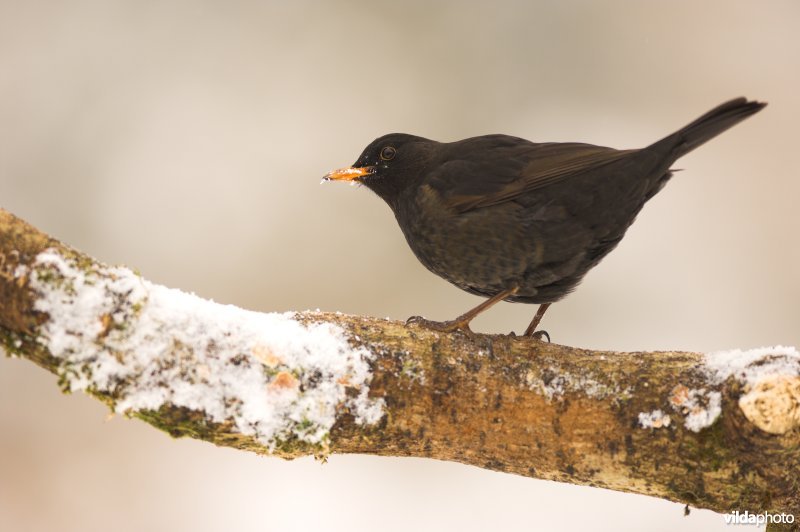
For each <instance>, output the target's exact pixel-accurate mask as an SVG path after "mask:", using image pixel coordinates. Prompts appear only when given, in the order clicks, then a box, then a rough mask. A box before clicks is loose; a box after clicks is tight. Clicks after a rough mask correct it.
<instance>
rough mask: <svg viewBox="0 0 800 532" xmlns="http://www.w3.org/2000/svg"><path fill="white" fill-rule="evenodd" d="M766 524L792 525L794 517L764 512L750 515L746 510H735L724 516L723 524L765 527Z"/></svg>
mask: <svg viewBox="0 0 800 532" xmlns="http://www.w3.org/2000/svg"><path fill="white" fill-rule="evenodd" d="M768 523H779V524H782V523H786V524H792V523H794V515H792V514H784V513H780V514H773V513H770V512H764V513H763V514H751V513H750V512H748V511H747V510H745V511H744V512H740V511H738V510H736V511H735V512H731V513H729V514H725V524H727V525H765V524H768Z"/></svg>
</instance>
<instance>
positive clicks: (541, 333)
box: [531, 331, 550, 344]
mask: <svg viewBox="0 0 800 532" xmlns="http://www.w3.org/2000/svg"><path fill="white" fill-rule="evenodd" d="M531 338H536V339H537V340H539V341H540V342H541V341H543V340H542V339H543V338H547V343H548V344H549V343H550V334H548V332H547V331H536V332H535V333H533V334H532V335H531Z"/></svg>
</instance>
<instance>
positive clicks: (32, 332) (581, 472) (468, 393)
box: [0, 210, 800, 515]
mask: <svg viewBox="0 0 800 532" xmlns="http://www.w3.org/2000/svg"><path fill="white" fill-rule="evenodd" d="M0 345H2V346H4V347H5V349H6V351H7V352H8V353H9V354H10V355H11V356H17V357H22V358H26V359H29V360H31V361H33V362H35V363H37V364H39V365H40V366H42V367H44V368H46V369H48V370H49V371H52V372H53V373H55V374H57V375H58V376H59V380H60V383H61V385H62V387H63V388H64V389H65V391H85V392H87V393H89V394H91V395H93V396H95V397H97V398H99V399H101V400H103V401H104V402H106V403H107V404H108V405H109V406H110V407H111V408H112V410H113V411H115V412H118V413H122V414H125V415H127V416H131V417H137V418H140V419H143V420H145V421H147V422H148V423H151V424H153V425H155V426H157V427H159V428H161V429H163V430H165V431H167V432H169V433H170V434H172V435H174V436H190V437H195V438H200V439H205V440H208V441H211V442H214V443H216V444H218V445H227V446H232V447H236V448H241V449H247V450H251V451H255V452H259V453H264V454H273V455H276V456H281V457H285V458H292V457H296V456H301V455H304V454H314V455H317V456H324V455H326V454H328V453H370V454H381V455H392V456H424V457H433V458H438V459H443V460H452V461H458V462H464V463H467V464H472V465H476V466H479V467H484V468H488V469H494V470H500V471H506V472H511V473H516V474H521V475H526V476H531V477H536V478H544V479H550V480H559V481H563V482H570V483H573V484H586V485H592V486H599V487H606V488H610V489H616V490H622V491H629V492H635V493H642V494H648V495H653V496H657V497H661V498H665V499H668V500H672V501H680V502H683V503H688V504H692V505H695V506H699V507H704V508H710V509H714V510H717V511H725V512H728V511H735V510H738V511H744V510H748V511H750V512H759V511H761V512H763V511H778V512H788V513H791V514H795V515H797V514H800V500H799V499H798V497H797V491H798V483H797V478H800V353H798V351H797V350H796V349H795V348H793V347H782V346H777V347H767V348H760V349H753V350H749V351H726V352H718V353H709V354H701V353H677V352H656V353H616V352H605V351H588V350H583V349H577V348H572V347H566V346H559V345H555V344H546V343H543V342H539V341H538V340H534V339H528V338H514V337H509V336H490V335H475V336H474V337H467V336H465V335H462V334H460V333H456V334H441V333H438V332H434V331H430V330H427V329H424V328H421V327H419V326H416V325H411V326H406V325H405V324H403V323H400V322H393V321H387V320H379V319H373V318H365V317H357V316H344V315H340V314H330V313H287V314H263V313H256V312H250V311H247V310H243V309H239V308H236V307H233V306H230V305H222V304H218V303H214V302H211V301H207V300H204V299H201V298H199V297H197V296H195V295H190V294H186V293H183V292H181V291H178V290H174V289H170V288H166V287H163V286H159V285H156V284H153V283H150V282H148V281H146V280H144V279H142V278H141V277H140V276H139V275H138V274H136V273H134V272H133V271H131V270H130V269H127V268H123V267H112V266H107V265H104V264H101V263H99V262H97V261H94V260H92V259H91V258H89V257H87V256H85V255H83V254H81V253H79V252H77V251H75V250H72V249H70V248H68V247H66V246H64V245H63V244H61V243H60V242H58V241H56V240H54V239H51V238H49V237H47V236H46V235H44V234H43V233H41V232H39V231H38V230H36V229H35V228H33V227H31V226H30V225H28V224H26V223H25V222H23V221H22V220H20V219H18V218H16V217H14V216H13V215H11V214H9V213H7V212H6V211H3V210H0Z"/></svg>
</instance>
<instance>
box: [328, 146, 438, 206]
mask: <svg viewBox="0 0 800 532" xmlns="http://www.w3.org/2000/svg"><path fill="white" fill-rule="evenodd" d="M437 145H439V143H438V142H435V141H432V140H428V139H426V138H423V137H417V136H414V135H407V134H405V133H390V134H388V135H384V136H382V137H379V138H377V139H375V140H373V141H372V142H371V143H370V145H369V146H367V147H366V148H365V149H364V151H363V152H362V153H361V155H360V156H359V157H358V160H356V162H355V163H353V166H350V167H347V168H340V169H339V170H334V171H332V172H329V173H328V174H326V175H325V176H324V177H323V179H324V180H325V181H349V182H351V183H353V182H355V183H361V184H363V185H365V186H366V187H367V188H369V189H370V190H372V191H373V192H375V193H376V194H377V195H378V196H380V197H381V198H383V199H384V200H385V201H386V202H387V203H388V204H389V205H390V206H392V207H393V206H394V202H395V200H396V199H397V198H398V197H400V196H401V194H402V193H403V192H404V191H406V190H409V189H411V188H412V187H413V186H414V185H416V184H417V183H418V182H419V180H420V179H421V178H422V175H423V172H424V169H425V167H426V166H427V165H428V163H429V162H430V161H431V159H432V158H433V157H434V155H435V152H436V150H435V147H436V146H437Z"/></svg>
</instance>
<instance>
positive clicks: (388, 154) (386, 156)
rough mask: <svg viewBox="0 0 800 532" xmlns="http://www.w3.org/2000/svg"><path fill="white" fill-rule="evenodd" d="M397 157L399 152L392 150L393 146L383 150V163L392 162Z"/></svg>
mask: <svg viewBox="0 0 800 532" xmlns="http://www.w3.org/2000/svg"><path fill="white" fill-rule="evenodd" d="M395 155H397V150H396V149H394V148H392V147H391V146H386V147H385V148H383V149H382V150H381V160H382V161H391V160H392V159H394V156H395Z"/></svg>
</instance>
